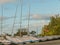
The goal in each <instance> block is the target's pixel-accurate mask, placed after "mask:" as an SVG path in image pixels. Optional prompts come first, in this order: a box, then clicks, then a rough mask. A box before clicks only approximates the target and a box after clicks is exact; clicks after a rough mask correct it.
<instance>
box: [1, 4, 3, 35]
mask: <svg viewBox="0 0 60 45" xmlns="http://www.w3.org/2000/svg"><path fill="white" fill-rule="evenodd" d="M1 8H2V16H1V35H2V31H3V5H2V6H1Z"/></svg>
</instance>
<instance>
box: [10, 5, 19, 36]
mask: <svg viewBox="0 0 60 45" xmlns="http://www.w3.org/2000/svg"><path fill="white" fill-rule="evenodd" d="M17 9H18V4H17V7H16V11H15V16H14V20H13V21H14V22H13V26H12V32H11V34H12V36H13V32H14V26H15V21H16V17H17Z"/></svg>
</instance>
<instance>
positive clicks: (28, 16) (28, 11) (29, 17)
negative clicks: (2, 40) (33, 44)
mask: <svg viewBox="0 0 60 45" xmlns="http://www.w3.org/2000/svg"><path fill="white" fill-rule="evenodd" d="M28 13H29V14H28V31H27V32H28V35H29V34H30V33H29V30H30V29H29V28H30V1H29V0H28Z"/></svg>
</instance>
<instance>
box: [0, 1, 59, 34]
mask: <svg viewBox="0 0 60 45" xmlns="http://www.w3.org/2000/svg"><path fill="white" fill-rule="evenodd" d="M29 2H30V23H29V24H30V26H29V27H30V31H32V30H34V31H37V30H38V32H39V33H41V31H42V27H43V26H44V25H47V24H48V23H49V22H50V17H51V16H54V15H57V14H60V0H23V3H22V24H21V25H22V28H27V27H28V20H27V18H28V14H29ZM2 7H3V14H2ZM16 8H17V11H16ZM15 12H16V20H15V25H14V33H15V32H17V29H19V25H20V15H21V2H20V0H0V25H1V19H3V21H2V22H3V24H2V25H3V29H2V32H3V33H4V32H5V33H10V34H11V31H12V27H13V23H14V16H15ZM2 15H3V16H2ZM0 31H1V26H0Z"/></svg>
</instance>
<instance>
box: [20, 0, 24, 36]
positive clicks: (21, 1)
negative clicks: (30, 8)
mask: <svg viewBox="0 0 60 45" xmlns="http://www.w3.org/2000/svg"><path fill="white" fill-rule="evenodd" d="M20 4H21V15H20V37H21V36H22V35H21V29H22V8H23V5H22V4H23V0H20Z"/></svg>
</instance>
